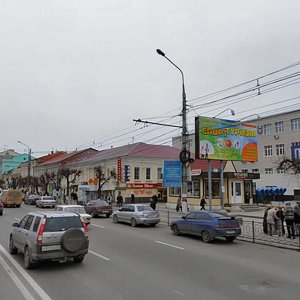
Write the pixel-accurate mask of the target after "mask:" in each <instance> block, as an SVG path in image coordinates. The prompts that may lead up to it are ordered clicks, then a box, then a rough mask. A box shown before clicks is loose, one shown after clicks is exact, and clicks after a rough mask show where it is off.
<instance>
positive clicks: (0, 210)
mask: <svg viewBox="0 0 300 300" xmlns="http://www.w3.org/2000/svg"><path fill="white" fill-rule="evenodd" d="M3 207H4V205H3V203H2V201H1V200H0V216H2V215H3Z"/></svg>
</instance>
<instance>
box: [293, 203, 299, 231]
mask: <svg viewBox="0 0 300 300" xmlns="http://www.w3.org/2000/svg"><path fill="white" fill-rule="evenodd" d="M294 223H295V228H296V232H295V233H296V235H298V236H300V234H299V231H300V202H297V205H296V206H295V207H294Z"/></svg>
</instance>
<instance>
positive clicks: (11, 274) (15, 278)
mask: <svg viewBox="0 0 300 300" xmlns="http://www.w3.org/2000/svg"><path fill="white" fill-rule="evenodd" d="M0 265H2V267H3V269H4V270H5V271H6V273H7V274H8V275H9V277H10V278H11V280H12V282H13V283H14V284H15V286H16V287H17V288H18V290H19V291H20V292H21V294H22V296H23V297H24V298H25V299H26V300H34V299H35V298H34V297H33V295H31V294H30V292H29V291H28V289H27V288H26V286H25V285H24V284H23V282H22V281H21V280H20V279H19V277H18V276H17V275H16V274H15V273H14V271H13V269H12V268H11V267H10V266H9V265H8V264H7V263H6V261H5V260H4V259H3V258H2V256H0Z"/></svg>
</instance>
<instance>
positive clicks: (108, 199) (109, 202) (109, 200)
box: [107, 194, 112, 205]
mask: <svg viewBox="0 0 300 300" xmlns="http://www.w3.org/2000/svg"><path fill="white" fill-rule="evenodd" d="M107 203H108V204H109V205H111V203H112V197H111V194H109V195H108V196H107Z"/></svg>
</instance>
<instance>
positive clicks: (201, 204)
mask: <svg viewBox="0 0 300 300" xmlns="http://www.w3.org/2000/svg"><path fill="white" fill-rule="evenodd" d="M206 204H207V203H206V201H205V198H204V196H203V197H202V198H201V200H200V206H201V208H200V210H205V205H206Z"/></svg>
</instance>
